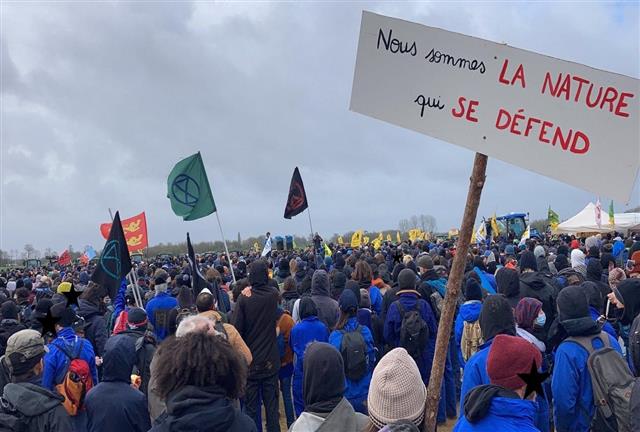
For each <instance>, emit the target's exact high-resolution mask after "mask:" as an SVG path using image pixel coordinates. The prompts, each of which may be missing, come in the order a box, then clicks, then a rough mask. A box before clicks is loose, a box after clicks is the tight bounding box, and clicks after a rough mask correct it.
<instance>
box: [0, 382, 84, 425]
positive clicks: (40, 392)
mask: <svg viewBox="0 0 640 432" xmlns="http://www.w3.org/2000/svg"><path fill="white" fill-rule="evenodd" d="M63 400H64V398H63V397H62V396H60V395H59V394H57V393H53V392H51V391H49V390H47V389H45V388H43V387H41V386H39V385H38V384H35V383H28V382H26V383H19V384H13V383H10V384H7V385H6V386H5V388H4V393H3V395H2V403H0V428H2V430H5V429H4V428H3V427H5V426H9V427H11V422H15V421H16V420H17V418H18V417H19V416H24V417H25V419H24V420H25V423H26V425H27V427H26V429H24V432H58V431H70V430H72V426H71V418H70V417H69V415H68V414H67V411H66V410H65V409H64V407H63V406H62V401H63ZM8 430H12V429H11V428H10V429H8Z"/></svg>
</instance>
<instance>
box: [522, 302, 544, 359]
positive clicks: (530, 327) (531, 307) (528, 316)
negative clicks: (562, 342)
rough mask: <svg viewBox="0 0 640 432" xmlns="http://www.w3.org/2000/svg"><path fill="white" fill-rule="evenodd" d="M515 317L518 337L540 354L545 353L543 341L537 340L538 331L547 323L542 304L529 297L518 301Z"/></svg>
mask: <svg viewBox="0 0 640 432" xmlns="http://www.w3.org/2000/svg"><path fill="white" fill-rule="evenodd" d="M515 316H516V324H517V327H516V332H517V333H518V336H520V337H521V338H523V339H525V340H527V341H529V342H530V343H532V344H533V345H534V346H535V347H536V348H537V349H538V350H539V351H540V352H541V353H544V352H545V351H546V347H545V344H544V340H540V339H539V338H538V336H540V333H541V332H540V330H541V329H542V328H543V327H544V325H545V323H546V321H547V316H546V315H545V313H544V311H543V310H542V302H541V301H540V300H538V299H534V298H531V297H524V298H522V299H520V301H519V302H518V304H517V306H516V310H515ZM536 335H537V336H536Z"/></svg>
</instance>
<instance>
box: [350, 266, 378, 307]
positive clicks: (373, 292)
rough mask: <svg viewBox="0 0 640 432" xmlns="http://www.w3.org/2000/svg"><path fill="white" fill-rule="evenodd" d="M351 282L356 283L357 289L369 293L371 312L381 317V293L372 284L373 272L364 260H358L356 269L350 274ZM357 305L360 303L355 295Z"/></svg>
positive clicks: (358, 297)
mask: <svg viewBox="0 0 640 432" xmlns="http://www.w3.org/2000/svg"><path fill="white" fill-rule="evenodd" d="M352 278H353V280H355V281H356V282H358V287H359V288H365V289H367V290H368V291H369V298H370V299H371V310H372V311H374V312H375V313H376V314H377V315H378V316H381V315H382V293H381V292H380V289H379V288H378V287H377V286H375V285H374V284H373V271H372V270H371V266H370V265H369V263H367V262H366V261H364V260H360V261H358V262H357V263H356V268H355V270H354V272H353V274H352ZM356 298H357V299H358V303H359V302H360V296H359V295H356Z"/></svg>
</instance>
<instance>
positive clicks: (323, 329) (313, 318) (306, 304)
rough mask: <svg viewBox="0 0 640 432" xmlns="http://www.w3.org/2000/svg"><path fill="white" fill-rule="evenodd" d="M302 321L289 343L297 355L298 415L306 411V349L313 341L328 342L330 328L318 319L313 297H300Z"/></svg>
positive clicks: (295, 392)
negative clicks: (303, 384)
mask: <svg viewBox="0 0 640 432" xmlns="http://www.w3.org/2000/svg"><path fill="white" fill-rule="evenodd" d="M299 311H300V322H299V323H298V324H296V325H295V326H293V328H292V329H291V335H290V336H289V344H290V345H291V349H292V350H293V354H294V357H295V360H294V361H295V366H294V368H293V406H294V409H295V411H296V417H298V416H300V414H301V413H302V411H304V396H303V392H302V381H303V376H304V374H303V372H304V371H303V368H302V366H303V364H304V351H305V350H306V349H307V346H308V345H309V344H310V343H311V342H313V341H320V342H327V341H328V340H329V329H328V328H327V326H326V325H324V323H323V322H322V321H320V320H319V319H318V308H317V307H316V304H315V303H314V302H313V300H312V299H311V297H302V298H301V299H300V308H299Z"/></svg>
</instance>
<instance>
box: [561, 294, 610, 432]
mask: <svg viewBox="0 0 640 432" xmlns="http://www.w3.org/2000/svg"><path fill="white" fill-rule="evenodd" d="M558 308H559V310H560V312H559V320H560V323H561V324H562V326H563V327H564V328H565V330H566V331H567V333H568V334H569V335H570V336H592V340H591V343H592V345H593V347H594V348H595V349H599V348H602V347H603V346H604V345H603V342H602V340H603V338H609V342H610V345H611V347H612V348H614V349H615V350H616V351H618V352H620V353H621V349H620V345H618V342H617V341H616V340H615V339H614V338H613V337H611V336H609V335H608V334H607V333H604V332H602V333H601V332H600V328H599V327H598V325H597V324H596V323H595V322H594V321H593V320H592V319H591V316H590V314H589V306H588V303H587V297H586V295H585V293H584V290H583V288H582V287H580V286H570V287H567V288H565V289H563V290H562V291H561V292H560V294H559V295H558ZM588 357H589V353H588V352H587V350H585V349H584V348H583V347H582V346H580V345H579V344H577V343H575V342H572V341H570V340H565V341H564V342H562V343H561V344H560V346H559V347H558V349H557V350H556V355H555V361H554V371H553V376H552V378H551V389H552V392H553V406H554V410H553V411H554V418H555V422H554V423H555V425H556V430H557V431H558V432H583V431H584V432H587V431H589V427H590V423H591V419H592V417H593V415H594V412H595V407H594V403H593V387H592V385H591V376H590V374H589V370H588V367H587V359H588Z"/></svg>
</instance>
